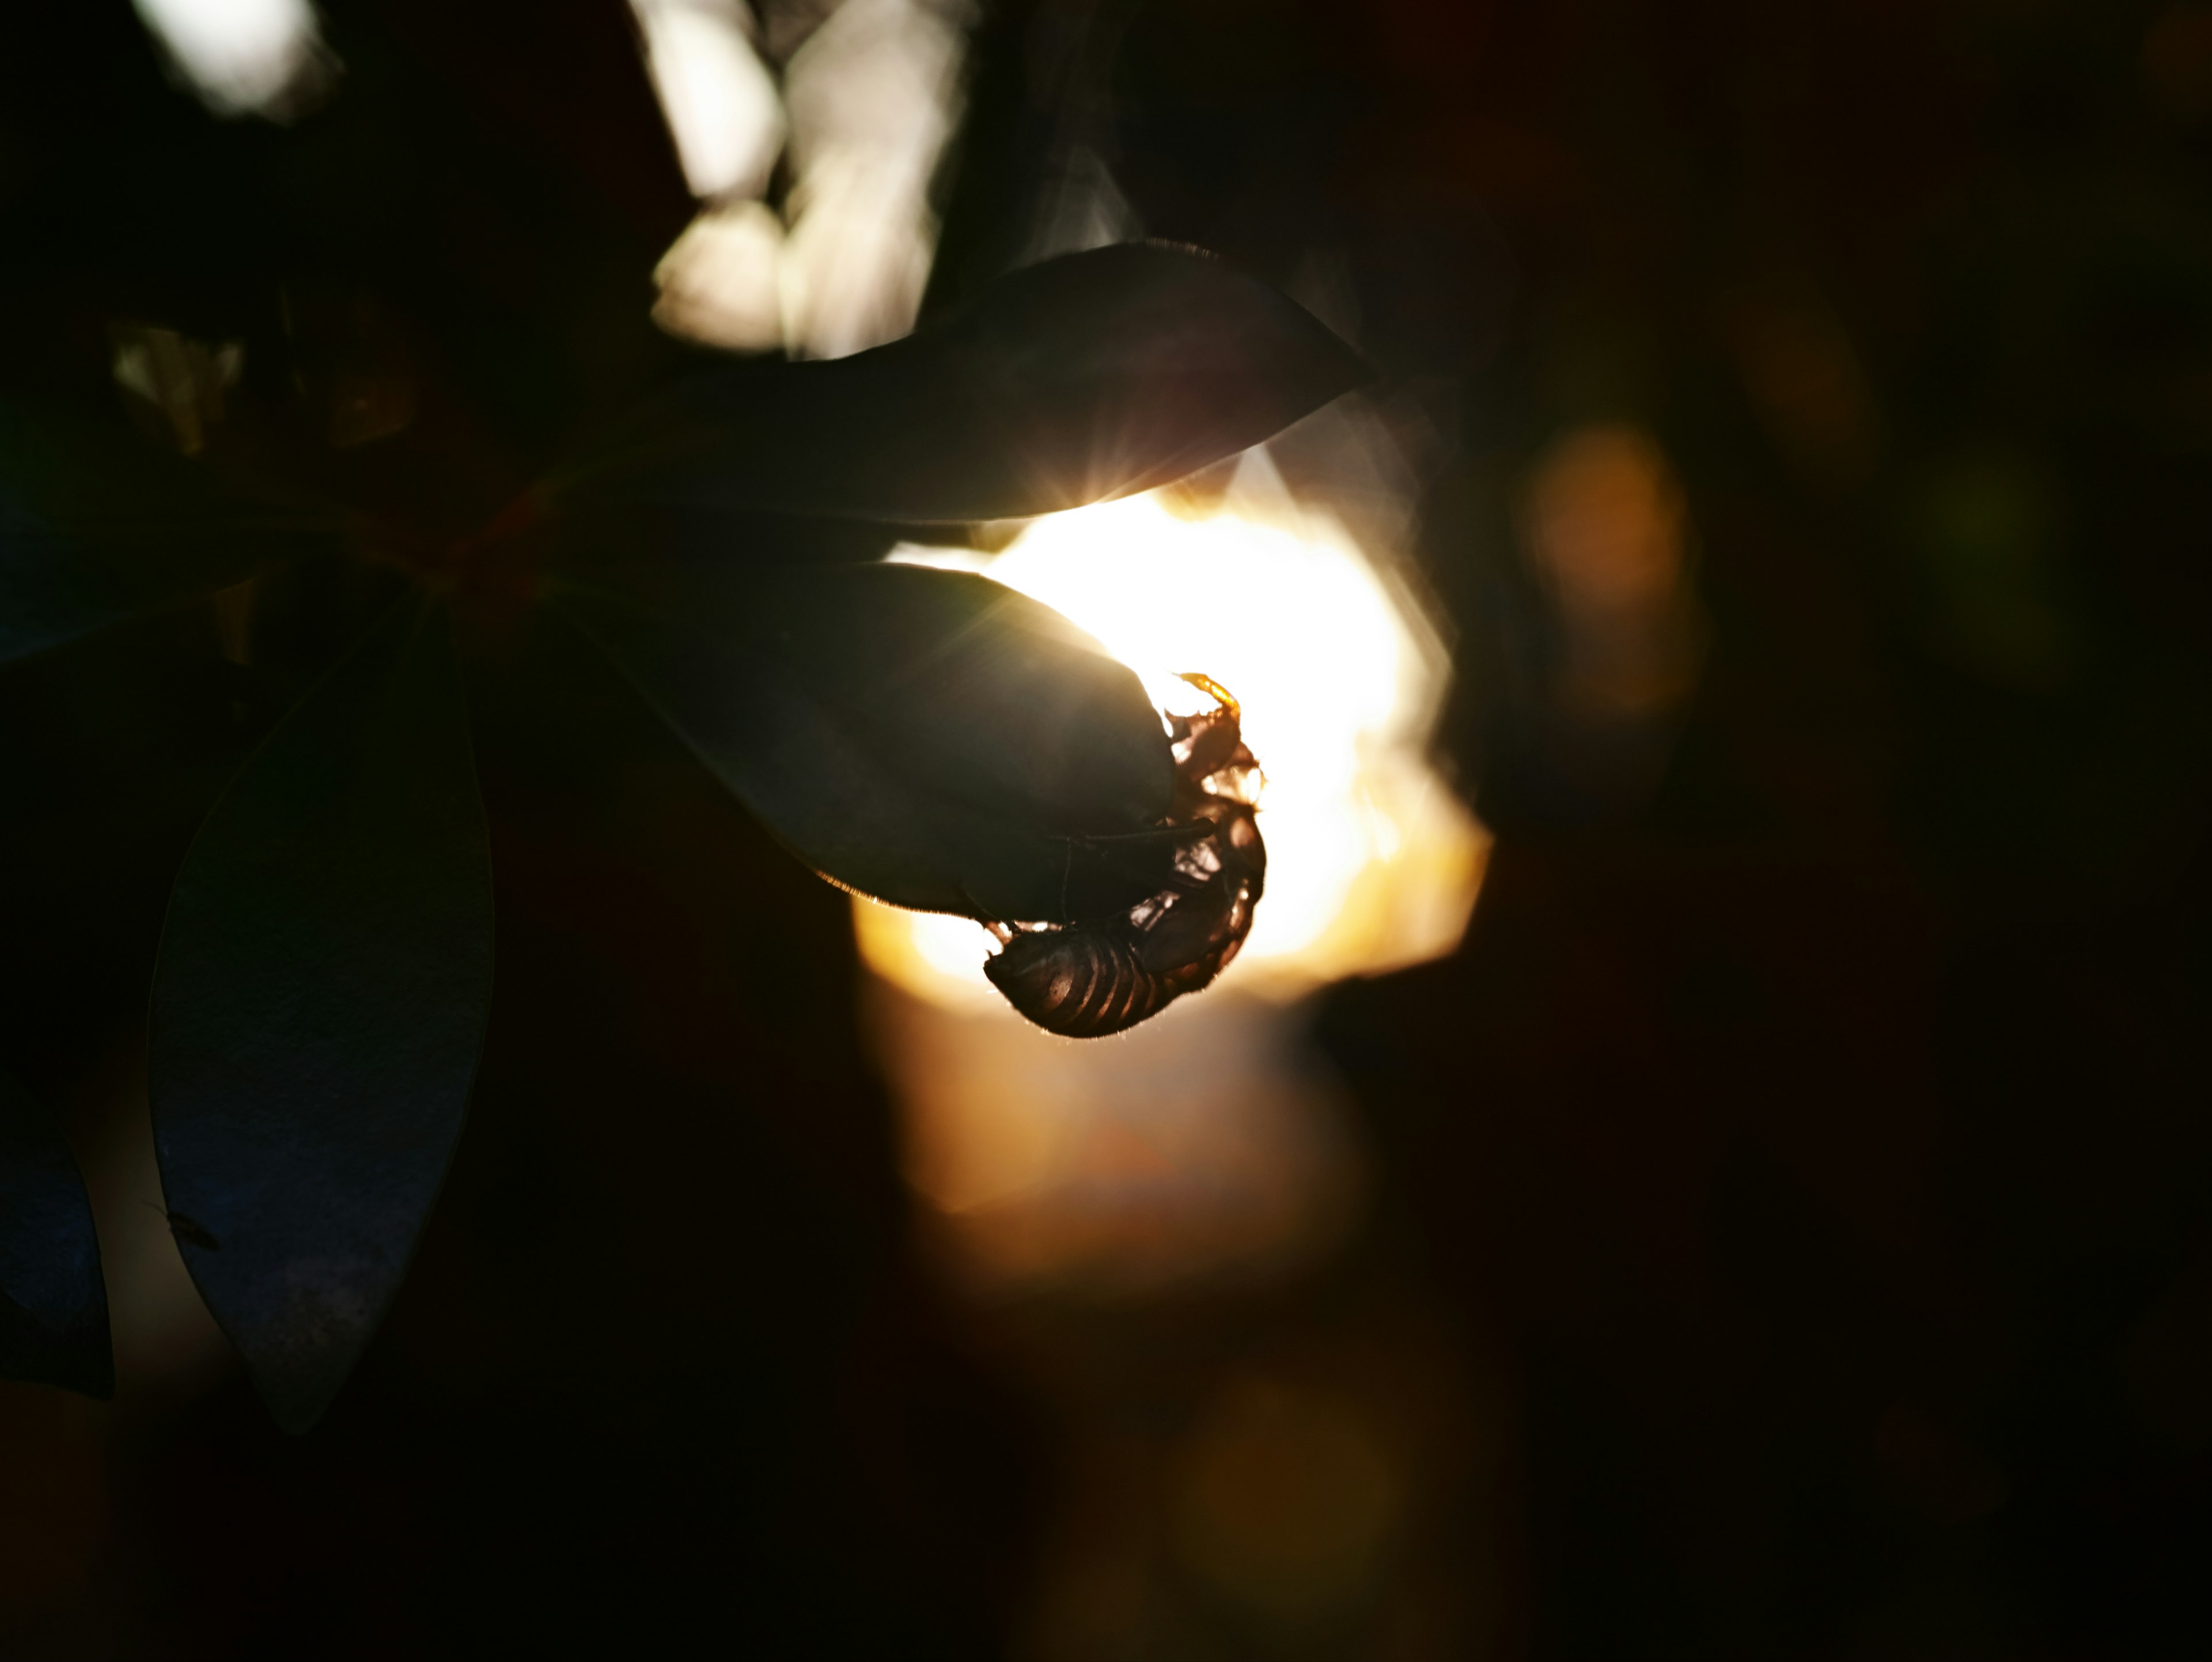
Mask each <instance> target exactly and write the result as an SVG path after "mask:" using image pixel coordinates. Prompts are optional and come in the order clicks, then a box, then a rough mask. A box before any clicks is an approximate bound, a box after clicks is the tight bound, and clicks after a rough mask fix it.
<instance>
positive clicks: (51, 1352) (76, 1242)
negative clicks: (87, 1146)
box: [0, 1075, 115, 1397]
mask: <svg viewBox="0 0 2212 1662" xmlns="http://www.w3.org/2000/svg"><path fill="white" fill-rule="evenodd" d="M0 1377H4V1378H7V1379H35V1380H37V1381H38V1382H39V1383H40V1384H42V1385H66V1386H68V1387H69V1388H70V1390H71V1391H82V1392H84V1393H85V1395H86V1396H88V1397H112V1396H113V1395H114V1394H115V1362H114V1359H113V1356H112V1354H111V1352H110V1351H109V1348H108V1342H107V1293H106V1288H104V1287H103V1286H102V1284H101V1282H100V1241H99V1239H98V1238H97V1237H96V1236H95V1235H94V1233H93V1227H92V1207H91V1205H90V1203H89V1202H87V1201H86V1199H85V1197H84V1181H83V1179H82V1178H80V1177H78V1175H77V1170H76V1160H73V1159H71V1158H70V1149H69V1144H68V1143H67V1142H65V1141H63V1139H62V1129H61V1127H60V1126H59V1125H58V1124H57V1123H55V1121H54V1118H53V1116H52V1115H51V1114H49V1113H48V1112H47V1111H46V1110H45V1109H44V1108H43V1107H41V1106H40V1105H39V1104H38V1103H36V1102H34V1101H33V1100H32V1099H31V1097H30V1095H29V1094H28V1093H27V1092H26V1091H25V1090H24V1089H23V1087H21V1086H20V1085H18V1084H17V1083H15V1081H14V1080H12V1079H10V1078H9V1077H8V1076H7V1075H0Z"/></svg>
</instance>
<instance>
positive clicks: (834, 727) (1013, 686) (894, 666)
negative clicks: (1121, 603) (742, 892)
mask: <svg viewBox="0 0 2212 1662" xmlns="http://www.w3.org/2000/svg"><path fill="white" fill-rule="evenodd" d="M662 581H663V583H664V585H665V587H663V589H662V591H661V592H660V593H659V594H655V595H651V596H645V595H641V594H637V593H635V592H631V593H628V594H616V593H613V592H611V591H610V590H607V589H604V588H585V587H580V586H578V585H574V584H561V585H556V587H554V588H553V590H552V591H551V593H552V598H553V599H554V601H555V603H556V605H558V606H560V607H561V608H562V610H563V611H564V612H567V613H568V615H569V616H571V617H573V618H575V619H576V620H577V621H578V622H579V623H580V624H581V625H582V626H583V627H584V629H585V630H586V632H587V633H589V634H590V635H592V636H593V637H594V638H595V639H597V640H598V641H599V643H600V644H601V645H602V646H604V647H605V648H606V649H607V650H608V651H609V652H610V653H611V654H612V655H613V657H614V658H615V660H616V661H617V662H618V663H619V664H621V665H622V667H623V668H624V669H625V670H626V671H628V672H629V675H630V676H631V678H632V679H634V680H635V682H636V683H637V685H639V687H640V688H641V690H642V691H644V692H645V694H646V696H647V697H648V698H649V699H650V700H651V701H652V702H653V703H654V704H655V705H656V706H657V707H658V708H659V710H660V712H661V713H662V715H665V717H666V718H667V719H668V721H670V723H671V725H673V726H674V727H675V728H676V729H677V731H678V733H680V734H683V735H684V738H685V739H686V740H688V741H689V742H690V745H691V746H692V747H693V748H694V749H695V750H696V751H697V752H698V753H699V754H700V756H701V757H702V758H704V760H705V761H706V762H707V764H708V766H710V767H711V768H713V769H714V771H715V772H716V773H717V774H719V775H720V776H721V777H722V779H723V780H724V781H725V782H726V783H727V784H728V785H729V786H730V788H732V790H734V791H735V792H736V793H737V794H738V796H739V797H740V798H742V799H743V800H744V802H745V804H746V805H747V806H748V807H750V808H751V809H752V811H753V812H754V813H757V814H758V815H759V816H760V818H761V819H763V821H764V822H765V823H766V824H767V825H768V826H769V829H770V830H772V831H775V833H776V835H777V836H779V837H781V838H782V839H783V840H784V842H785V843H787V844H788V845H789V846H790V847H791V848H792V849H793V851H794V852H796V853H797V854H798V855H799V857H800V858H801V859H803V860H805V861H806V862H807V863H808V864H809V865H811V866H812V867H813V868H815V869H816V870H817V871H818V872H820V873H822V874H823V875H824V876H825V877H828V878H829V879H830V880H832V881H834V882H837V883H841V884H843V885H844V886H847V887H848V888H852V889H855V890H858V891H859V892H861V893H863V894H870V895H873V896H875V897H876V898H878V899H882V900H887V901H890V902H891V903H892V904H896V905H901V906H911V907H915V908H917V909H919V910H928V911H947V912H961V913H971V914H976V913H980V914H981V915H982V916H991V917H1000V918H1012V919H1023V920H1038V921H1054V922H1057V921H1060V920H1063V919H1065V918H1067V917H1071V916H1096V915H1098V914H1100V913H1102V912H1105V911H1110V910H1115V909H1116V908H1118V907H1121V906H1126V905H1128V904H1133V902H1134V901H1136V900H1138V899H1139V898H1142V897H1143V896H1144V895H1146V894H1147V893H1150V892H1152V890H1154V889H1156V888H1158V886H1159V884H1160V882H1161V881H1162V880H1164V874H1165V871H1166V868H1167V866H1168V864H1169V862H1170V860H1171V858H1172V838H1163V837H1158V836H1153V835H1150V834H1149V833H1150V832H1151V831H1152V828H1153V827H1155V826H1156V825H1158V822H1159V820H1160V819H1161V818H1162V817H1163V816H1164V814H1165V813H1166V812H1167V808H1168V803H1169V795H1170V788H1171V787H1172V783H1173V777H1172V776H1173V762H1172V759H1171V758H1170V755H1169V752H1168V743H1167V737H1166V734H1165V733H1164V730H1163V729H1162V727H1161V724H1160V718H1159V715H1158V712H1157V711H1155V710H1154V709H1153V708H1152V704H1151V703H1150V702H1149V701H1148V700H1147V699H1146V697H1145V691H1144V688H1143V686H1142V685H1141V684H1139V681H1138V679H1137V678H1136V677H1135V676H1134V675H1133V674H1132V673H1130V672H1129V671H1128V670H1127V668H1126V667H1123V666H1122V665H1121V664H1119V663H1117V662H1115V661H1114V660H1113V659H1111V658H1109V657H1108V656H1107V655H1106V653H1105V651H1104V649H1103V648H1101V647H1100V646H1099V645H1098V643H1097V642H1096V641H1094V640H1092V639H1091V637H1090V636H1087V635H1085V634H1084V633H1083V632H1082V631H1081V630H1079V629H1077V628H1076V627H1075V626H1074V625H1073V624H1071V623H1069V622H1068V621H1067V620H1066V618H1063V617H1061V616H1060V614H1059V613H1058V612H1054V611H1053V610H1052V609H1051V608H1049V607H1048V606H1041V605H1039V604H1038V603H1037V602H1036V601H1035V600H1030V599H1029V598H1027V597H1026V596H1024V595H1022V594H1017V593H1015V592H1014V591H1013V590H1012V589H1010V588H1007V587H1005V586H1004V585H1002V584H999V583H994V582H992V581H989V580H988V579H987V578H983V577H977V576H972V575H967V574H965V573H961V572H951V571H937V570H932V569H926V568H923V567H919V566H905V565H860V566H829V567H820V568H813V569H794V568H773V567H771V568H724V569H720V570H719V571H716V570H707V571H701V570H698V569H690V570H688V571H685V572H684V573H682V574H680V575H671V574H667V573H664V574H662ZM1102 839H1103V840H1102Z"/></svg>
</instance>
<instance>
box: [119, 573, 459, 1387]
mask: <svg viewBox="0 0 2212 1662" xmlns="http://www.w3.org/2000/svg"><path fill="white" fill-rule="evenodd" d="M491 954H492V893H491V867H490V856H489V850H488V848H487V845H486V841H485V828H484V819H483V804H482V802H481V801H479V799H478V796H477V784H476V775H475V767H474V763H473V761H472V759H471V754H470V746H469V734H468V725H467V714H466V710H465V707H464V704H463V702H462V695H461V685H460V679H459V672H458V669H457V667H456V665H455V662H454V658H453V644H452V639H451V636H450V633H449V630H448V627H447V620H446V618H445V616H444V614H443V611H442V608H441V607H437V606H423V605H418V604H416V603H415V602H413V601H406V602H403V603H402V604H401V606H399V608H398V611H397V612H395V613H394V614H393V616H392V617H391V618H388V619H386V621H385V622H383V623H381V624H379V625H378V626H377V627H376V628H375V629H374V630H372V631H371V633H370V634H369V636H368V637H367V638H366V639H365V640H364V641H362V643H361V644H360V645H358V646H357V647H356V648H354V650H353V651H352V652H351V653H350V654H348V655H347V656H346V657H345V658H343V660H341V661H339V663H338V664H337V667H335V668H333V669H332V670H331V673H329V675H328V676H327V677H326V678H325V679H324V680H323V681H322V682H321V683H320V684H319V685H317V686H316V687H315V688H314V689H313V691H310V692H309V693H308V694H307V697H306V698H305V699H303V700H302V701H301V703H300V704H299V706H298V707H297V708H296V709H294V710H293V711H292V713H291V714H290V715H288V716H287V717H286V718H285V719H284V721H283V723H282V724H281V725H280V726H279V727H278V728H277V729H276V732H275V733H274V734H271V735H270V739H269V740H268V742H267V743H266V744H265V745H264V746H262V748H261V749H260V750H259V751H258V752H257V753H256V754H255V755H254V757H253V758H252V760H251V761H249V762H248V763H247V764H246V768H245V769H244V770H243V771H242V772H241V773H240V776H239V777H238V778H237V780H236V781H235V782H234V783H233V784H232V785H231V787H230V789H229V790H228V793H226V794H225V795H224V796H223V798H222V801H220V802H219V803H217V804H216V808H215V811H214V813H211V814H210V816H209V818H208V821H207V824H206V825H204V827H203V828H202V829H201V831H200V834H199V837H198V839H197V841H196V842H195V843H193V845H192V849H191V853H190V854H189V855H187V856H186V857H185V865H184V869H183V871H182V872H181V873H180V874H179V877H178V879H177V886H176V891H175V893H174V895H173V897H172V898H171V900H170V904H169V915H168V921H167V925H166V927H165V928H164V932H163V934H162V939H161V959H160V963H159V965H158V966H157V968H156V971H155V986H154V1015H153V1040H152V1059H151V1068H152V1083H153V1099H154V1129H155V1140H156V1143H157V1146H158V1148H159V1150H160V1154H161V1181H162V1186H163V1189H164V1190H165V1192H166V1194H167V1198H168V1204H169V1206H170V1207H171V1208H172V1209H173V1211H174V1212H176V1213H178V1214H180V1215H182V1216H183V1217H184V1218H185V1219H188V1220H190V1221H191V1223H192V1224H193V1225H195V1226H197V1227H198V1229H200V1230H201V1231H203V1232H204V1234H205V1235H206V1236H207V1237H208V1238H209V1239H211V1240H212V1241H213V1243H214V1245H212V1246H210V1245H206V1244H204V1243H199V1244H196V1243H195V1242H193V1241H192V1240H191V1239H189V1238H186V1239H181V1240H180V1242H179V1247H180V1250H181V1251H183V1253H184V1256H185V1263H187V1264H188V1265H189V1266H190V1267H191V1272H192V1279H193V1280H194V1281H195V1282H197V1283H198V1285H199V1289H200V1292H201V1294H202V1295H203V1296H204V1298H205V1299H206V1300H207V1303H208V1307H209V1309H210V1310H211V1311H212V1312H214V1314H215V1317H216V1320H217V1321H218V1322H219V1323H221V1324H222V1329H223V1331H224V1332H225V1333H227V1334H228V1336H230V1339H231V1342H233V1343H234V1344H235V1345H236V1346H237V1347H238V1348H239V1350H240V1353H241V1354H242V1355H244V1356H245V1358H246V1366H247V1367H248V1369H249V1370H250V1371H251V1372H252V1375H253V1379H254V1383H255V1384H256V1385H258V1387H259V1389H260V1391H261V1394H262V1396H263V1397H264V1399H265V1400H266V1401H267V1402H268V1403H269V1405H270V1409H272V1410H274V1412H275V1414H276V1418H277V1420H278V1422H280V1423H281V1424H282V1425H283V1426H284V1427H285V1428H286V1429H288V1430H291V1431H301V1430H305V1429H306V1428H307V1427H308V1426H309V1425H311V1424H313V1422H314V1421H315V1419H316V1417H317V1416H318V1415H320V1414H321V1413H322V1411H323V1409H324V1408H325V1405H326V1404H327V1403H329V1401H330V1399H331V1397H332V1396H333V1395H334V1394H335V1393H336V1391H337V1389H338V1387H339V1385H342V1384H343V1382H344V1379H345V1377H346V1375H347V1373H349V1371H350V1370H351V1369H352V1367H353V1366H354V1363H355V1362H356V1361H357V1360H358V1359H359V1357H360V1355H361V1352H362V1348H363V1347H364V1346H365V1345H366V1344H367V1343H368V1339H369V1336H370V1335H371V1334H372V1333H373V1332H374V1330H375V1329H376V1325H377V1323H378V1322H379V1321H380V1319H381V1318H382V1317H383V1314H384V1310H385V1307H386V1305H387V1304H388V1303H389V1302H390V1300H391V1298H392V1293H393V1292H394V1290H395V1289H396V1288H398V1284H399V1280H400V1277H401V1275H403V1274H404V1271H405V1269H406V1266H407V1262H408V1259H409V1257H410V1255H411V1254H412V1252H413V1251H414V1245H415V1241H416V1236H417V1235H418V1234H419V1233H420V1232H421V1230H422V1224H423V1221H424V1220H425V1219H426V1218H427V1217H428V1215H429V1211H430V1206H431V1202H433V1200H434V1199H435V1197H436V1195H437V1192H438V1185H439V1184H440V1182H441V1180H442V1178H443V1177H444V1174H445V1171H446V1165H447V1160H448V1158H449V1157H450V1156H451V1154H452V1152H453V1141H454V1139H455V1137H456V1136H458V1135H459V1132H460V1129H461V1122H462V1118H463V1115H464V1113H465V1108H466V1105H467V1101H468V1094H469V1085H470V1081H471V1077H472V1076H473V1075H474V1074H475V1071H476V1065H477V1051H478V1049H479V1047H480V1045H481V1043H482V1040H483V1026H484V1018H485V1014H486V1011H487V1009H488V1008H489V1001H490V997H491Z"/></svg>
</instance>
